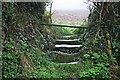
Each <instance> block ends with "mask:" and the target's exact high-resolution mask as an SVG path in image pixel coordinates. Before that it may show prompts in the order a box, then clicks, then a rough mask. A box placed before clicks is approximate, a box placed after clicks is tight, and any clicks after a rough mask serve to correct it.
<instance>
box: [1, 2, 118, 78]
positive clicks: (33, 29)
mask: <svg viewBox="0 0 120 80" xmlns="http://www.w3.org/2000/svg"><path fill="white" fill-rule="evenodd" d="M93 4H94V5H93V7H94V8H92V9H91V13H90V15H89V18H88V28H89V29H88V30H84V29H70V28H56V27H48V26H43V25H40V24H41V23H50V19H49V18H50V16H49V14H48V13H47V12H45V11H46V10H45V7H46V5H49V4H48V3H42V2H34V3H15V2H14V3H3V4H2V6H3V8H2V13H3V16H2V19H3V20H2V40H3V58H2V59H3V75H2V76H3V78H69V79H70V78H79V79H83V80H88V79H89V80H90V79H91V80H93V79H105V80H106V79H108V80H109V79H119V77H120V67H119V66H120V63H119V62H120V61H119V57H120V54H119V53H120V39H119V32H120V31H119V30H120V28H119V26H120V24H119V18H116V17H120V14H119V12H120V11H119V5H118V4H119V3H98V2H96V3H93ZM105 7H107V8H105ZM111 12H112V13H111ZM84 25H87V24H82V26H84ZM67 34H69V35H71V34H77V35H78V36H77V37H79V38H80V39H81V41H82V44H83V45H84V46H83V47H82V49H80V50H79V56H80V57H81V60H80V61H79V63H78V64H67V63H55V62H51V61H49V56H48V55H47V54H48V50H50V48H52V46H51V45H52V43H54V41H55V39H57V38H60V37H61V36H64V35H67Z"/></svg>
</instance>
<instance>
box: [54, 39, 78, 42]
mask: <svg viewBox="0 0 120 80" xmlns="http://www.w3.org/2000/svg"><path fill="white" fill-rule="evenodd" d="M79 40H80V39H72V40H64V39H63V40H56V41H59V42H73V41H79Z"/></svg>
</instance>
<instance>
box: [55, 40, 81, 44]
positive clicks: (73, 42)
mask: <svg viewBox="0 0 120 80" xmlns="http://www.w3.org/2000/svg"><path fill="white" fill-rule="evenodd" d="M79 40H80V39H72V40H56V42H55V44H75V45H76V44H78V43H79Z"/></svg>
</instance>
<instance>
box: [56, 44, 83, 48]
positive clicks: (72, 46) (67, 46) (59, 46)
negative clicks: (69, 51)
mask: <svg viewBox="0 0 120 80" xmlns="http://www.w3.org/2000/svg"><path fill="white" fill-rule="evenodd" d="M81 46H82V45H68V44H61V45H59V44H57V45H55V48H80V47H81Z"/></svg>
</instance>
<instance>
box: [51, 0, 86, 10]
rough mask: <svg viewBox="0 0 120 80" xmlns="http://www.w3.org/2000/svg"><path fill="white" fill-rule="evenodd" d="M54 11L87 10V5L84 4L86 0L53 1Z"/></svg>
mask: <svg viewBox="0 0 120 80" xmlns="http://www.w3.org/2000/svg"><path fill="white" fill-rule="evenodd" d="M52 1H53V8H52V10H82V9H84V10H87V6H88V5H87V4H86V3H83V1H85V0H52Z"/></svg>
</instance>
